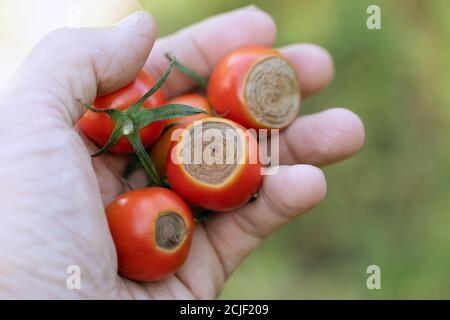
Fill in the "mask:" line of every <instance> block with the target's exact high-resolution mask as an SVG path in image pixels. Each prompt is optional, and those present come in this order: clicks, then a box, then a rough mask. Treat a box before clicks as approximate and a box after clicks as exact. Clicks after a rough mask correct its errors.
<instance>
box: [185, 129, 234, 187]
mask: <svg viewBox="0 0 450 320" xmlns="http://www.w3.org/2000/svg"><path fill="white" fill-rule="evenodd" d="M208 130H217V131H216V133H219V132H220V134H221V136H222V139H221V141H217V142H215V141H211V140H210V139H206V138H205V133H207V132H208ZM201 131H202V134H201V135H200V134H196V133H195V126H194V127H192V129H191V130H190V132H189V141H188V142H189V143H187V144H186V143H184V144H183V147H182V151H181V153H182V154H183V159H190V160H191V161H190V163H185V162H183V166H184V169H185V171H186V172H187V173H188V174H189V175H190V176H191V177H193V178H194V179H195V180H197V181H200V182H202V183H205V184H209V185H217V184H221V183H223V182H224V181H226V180H227V179H228V178H229V177H230V176H232V175H233V174H234V172H235V171H236V169H237V168H238V163H239V160H240V159H241V158H242V154H243V145H242V141H241V135H242V134H243V133H242V132H240V130H236V128H234V127H232V126H231V125H229V124H227V123H223V122H214V121H212V122H203V123H202V127H201ZM212 136H214V135H212ZM220 142H222V143H220ZM211 144H213V145H211ZM206 148H209V149H208V150H206ZM205 150H206V152H205ZM196 152H197V154H198V155H201V159H200V160H201V163H195V160H196V158H195V154H196ZM216 153H217V157H216ZM227 153H228V157H227ZM208 155H211V157H212V158H211V159H205V156H206V157H208ZM220 156H221V159H219V161H214V160H217V159H218V158H219V157H220ZM208 160H209V161H208Z"/></svg>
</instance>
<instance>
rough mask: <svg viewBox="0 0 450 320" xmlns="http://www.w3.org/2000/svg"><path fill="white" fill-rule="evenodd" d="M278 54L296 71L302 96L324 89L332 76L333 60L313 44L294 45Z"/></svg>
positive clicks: (323, 50)
mask: <svg viewBox="0 0 450 320" xmlns="http://www.w3.org/2000/svg"><path fill="white" fill-rule="evenodd" d="M280 52H281V53H282V54H283V55H284V56H285V57H286V58H287V59H288V60H289V61H290V62H291V63H292V65H293V66H294V68H295V69H296V71H297V75H298V78H299V81H300V91H301V93H302V96H308V95H310V94H313V93H315V92H317V91H320V90H321V89H323V88H325V87H326V86H327V85H328V84H329V83H330V82H331V80H333V76H334V64H333V58H332V57H331V55H330V54H329V53H328V51H326V50H325V49H323V48H321V47H319V46H316V45H313V44H294V45H290V46H286V47H283V48H280Z"/></svg>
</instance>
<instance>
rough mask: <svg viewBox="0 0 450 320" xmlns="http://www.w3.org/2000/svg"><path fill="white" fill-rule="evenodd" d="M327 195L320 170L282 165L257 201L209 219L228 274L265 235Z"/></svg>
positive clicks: (208, 228) (209, 231)
mask: <svg viewBox="0 0 450 320" xmlns="http://www.w3.org/2000/svg"><path fill="white" fill-rule="evenodd" d="M274 169H276V168H274ZM287 190H288V192H287ZM325 194H326V182H325V178H324V175H323V173H322V171H321V170H320V169H318V168H316V167H313V166H310V165H295V166H281V167H279V172H278V173H277V174H275V175H268V176H266V177H265V178H264V183H263V186H262V188H261V190H260V192H259V197H258V198H257V200H256V201H254V202H251V203H249V204H247V205H245V206H244V207H242V208H241V209H239V210H237V211H233V212H229V213H223V214H220V215H217V216H215V217H212V218H211V219H210V220H208V221H206V222H205V228H206V231H207V234H208V237H209V239H210V241H211V243H212V244H213V246H214V247H215V249H216V252H217V255H218V256H219V257H220V260H221V261H222V264H223V269H224V272H225V275H226V276H229V275H230V274H231V273H232V272H233V270H234V269H236V267H237V266H238V265H239V264H240V263H241V262H242V260H243V259H244V258H245V257H246V256H247V255H248V254H249V253H250V252H251V251H252V250H253V249H255V247H256V246H257V245H258V244H259V243H260V242H261V240H262V239H263V238H265V237H267V236H268V235H269V234H271V233H273V232H274V231H276V230H278V229H279V228H280V227H281V226H283V225H285V224H286V223H288V222H289V221H291V220H292V219H293V218H295V217H297V216H298V215H300V214H302V213H304V212H306V211H308V210H310V209H312V208H313V207H315V206H316V205H317V204H319V203H320V202H321V201H322V199H323V198H324V197H325Z"/></svg>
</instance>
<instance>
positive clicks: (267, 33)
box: [146, 6, 276, 97]
mask: <svg viewBox="0 0 450 320" xmlns="http://www.w3.org/2000/svg"><path fill="white" fill-rule="evenodd" d="M275 34H276V27H275V23H274V21H273V19H272V18H271V17H270V16H269V15H268V14H267V13H265V12H264V11H261V10H259V9H258V8H256V7H254V6H250V7H246V8H243V9H240V10H236V11H232V12H229V13H225V14H221V15H217V16H214V17H212V18H209V19H207V20H205V21H202V22H200V23H197V24H195V25H192V26H190V27H188V28H186V29H184V30H182V31H179V32H177V33H175V34H173V35H170V36H168V37H165V38H162V39H159V40H158V41H157V42H156V43H155V47H154V48H153V50H152V52H151V55H150V58H149V59H148V61H147V63H146V68H147V70H149V71H150V72H151V73H152V74H153V75H154V76H155V77H159V76H161V75H162V73H163V72H164V70H165V68H166V67H167V65H168V62H167V60H166V58H165V57H164V54H165V53H166V52H169V53H171V54H173V55H175V56H176V57H177V59H178V60H179V61H181V62H182V63H183V64H185V65H187V66H188V67H190V68H191V69H193V70H194V71H196V72H197V73H199V74H200V75H202V76H204V77H207V76H208V75H209V74H210V73H211V70H212V68H213V67H214V66H215V65H216V63H217V62H218V61H219V60H220V59H221V58H222V57H223V56H224V55H225V54H227V53H228V52H230V51H232V50H234V49H237V48H239V47H242V46H247V45H261V46H272V45H273V42H274V41H275ZM194 86H195V83H194V82H193V81H192V80H191V79H190V78H189V77H187V76H186V75H183V74H181V73H180V72H178V71H176V70H175V71H174V75H173V76H171V77H170V78H169V79H168V80H167V82H166V85H165V88H164V90H165V92H166V94H167V95H168V96H169V97H170V96H174V95H177V94H180V93H182V92H185V91H187V90H189V89H191V88H193V87H194Z"/></svg>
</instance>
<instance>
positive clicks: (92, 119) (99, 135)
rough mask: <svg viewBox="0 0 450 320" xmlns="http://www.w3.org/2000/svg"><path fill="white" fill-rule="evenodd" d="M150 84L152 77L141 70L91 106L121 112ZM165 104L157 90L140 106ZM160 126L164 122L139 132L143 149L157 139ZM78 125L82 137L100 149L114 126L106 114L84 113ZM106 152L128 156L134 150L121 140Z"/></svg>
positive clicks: (146, 89) (135, 100)
mask: <svg viewBox="0 0 450 320" xmlns="http://www.w3.org/2000/svg"><path fill="white" fill-rule="evenodd" d="M154 84H155V81H154V80H153V78H152V77H151V76H150V75H149V74H148V73H147V72H146V71H144V70H142V71H141V72H140V73H139V75H138V77H137V78H136V79H135V80H134V81H133V82H131V83H130V84H129V85H127V86H126V87H124V88H122V89H120V90H118V91H116V92H113V93H111V94H109V95H106V96H103V97H98V98H97V99H95V101H94V103H93V106H94V107H96V108H98V109H118V110H121V111H122V110H125V109H127V108H128V107H129V106H131V105H132V104H133V103H135V102H137V101H138V100H139V99H140V98H141V97H142V96H143V95H144V94H145V93H146V92H147V91H148V90H149V89H150V88H151V87H152V86H153V85H154ZM165 102H166V99H165V97H164V94H163V92H162V91H161V90H158V91H157V92H156V93H155V94H153V95H152V96H151V97H150V98H148V99H147V100H146V101H145V102H144V105H143V107H144V108H154V107H158V106H161V105H163V104H164V103H165ZM164 124H165V122H164V121H156V122H154V123H151V124H150V125H148V126H146V127H145V128H143V129H141V131H140V136H141V140H142V144H143V145H144V146H145V147H147V146H149V145H151V144H152V143H154V142H155V141H156V140H157V139H158V137H159V136H160V134H161V132H162V130H163V128H164ZM79 126H80V129H81V130H82V131H83V132H84V133H85V134H86V136H88V137H89V138H90V139H91V140H92V141H94V142H95V143H96V144H98V145H99V146H103V145H105V144H106V142H107V141H108V139H109V137H110V136H111V133H112V131H113V130H114V127H115V124H114V122H113V121H112V119H111V118H110V116H109V115H107V114H105V113H95V112H92V111H90V110H88V111H86V113H85V114H84V115H83V117H82V118H81V119H80V121H79ZM110 151H112V152H115V153H131V152H133V151H134V150H133V147H132V146H131V144H130V142H129V141H128V139H127V138H126V137H122V138H120V139H119V141H118V142H117V143H116V144H115V145H114V146H113V147H112V148H111V149H110Z"/></svg>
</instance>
